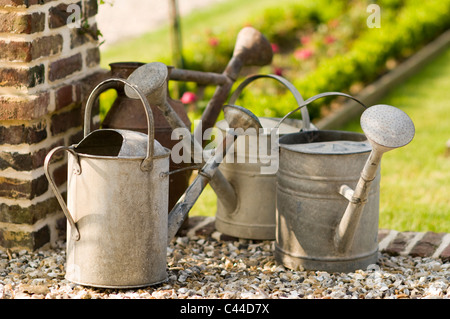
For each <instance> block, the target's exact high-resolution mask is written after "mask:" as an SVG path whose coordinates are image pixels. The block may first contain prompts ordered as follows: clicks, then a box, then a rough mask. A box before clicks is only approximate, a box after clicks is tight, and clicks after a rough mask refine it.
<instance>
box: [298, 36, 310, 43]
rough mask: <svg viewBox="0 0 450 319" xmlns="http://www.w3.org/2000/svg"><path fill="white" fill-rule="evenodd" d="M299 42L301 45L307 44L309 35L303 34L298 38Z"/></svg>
mask: <svg viewBox="0 0 450 319" xmlns="http://www.w3.org/2000/svg"><path fill="white" fill-rule="evenodd" d="M300 42H301V43H302V45H307V44H308V43H309V42H311V37H310V36H309V35H304V36H302V37H301V38H300Z"/></svg>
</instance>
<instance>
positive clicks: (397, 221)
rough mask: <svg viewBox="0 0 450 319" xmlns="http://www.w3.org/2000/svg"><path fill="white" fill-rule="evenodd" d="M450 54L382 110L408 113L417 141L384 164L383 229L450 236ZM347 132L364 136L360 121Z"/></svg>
mask: <svg viewBox="0 0 450 319" xmlns="http://www.w3.org/2000/svg"><path fill="white" fill-rule="evenodd" d="M449 75H450V49H448V50H447V51H446V52H445V53H444V54H442V55H441V56H440V57H439V58H437V59H436V60H434V61H433V62H432V63H430V64H429V65H428V66H426V67H425V68H424V69H423V70H422V71H421V72H419V73H418V74H416V75H415V76H413V77H412V78H410V79H409V80H408V81H406V82H405V83H404V84H402V85H400V86H398V87H396V88H395V89H394V90H393V91H392V92H391V93H390V94H389V95H388V96H387V97H386V98H385V99H383V100H382V101H380V103H379V104H390V105H393V106H396V107H398V108H400V109H402V110H403V111H405V112H406V113H407V114H408V115H409V116H410V117H411V119H412V120H413V122H414V124H415V127H416V135H415V137H414V139H413V141H412V142H411V143H410V144H409V145H407V146H405V147H403V148H400V149H396V150H393V151H390V152H388V153H386V154H385V155H384V156H383V159H382V164H381V176H382V177H381V191H380V227H381V228H389V229H395V230H399V231H434V232H450V156H448V157H446V156H445V153H446V146H445V145H446V141H447V140H449V139H450V122H449V121H450V76H449ZM343 129H344V130H351V131H359V132H361V129H360V125H359V120H355V121H353V122H352V123H349V124H348V125H347V126H345V127H344V128H343Z"/></svg>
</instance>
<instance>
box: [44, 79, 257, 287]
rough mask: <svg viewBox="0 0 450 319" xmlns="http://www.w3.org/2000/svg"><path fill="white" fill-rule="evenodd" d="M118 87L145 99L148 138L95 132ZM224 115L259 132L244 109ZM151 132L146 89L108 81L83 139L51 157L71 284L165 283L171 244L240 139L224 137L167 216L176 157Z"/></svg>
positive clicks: (234, 123) (88, 110)
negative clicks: (58, 167)
mask: <svg viewBox="0 0 450 319" xmlns="http://www.w3.org/2000/svg"><path fill="white" fill-rule="evenodd" d="M148 80H149V81H151V79H148ZM117 82H120V83H123V84H125V87H126V88H129V89H130V90H133V92H134V93H135V94H136V95H137V96H138V98H139V99H140V100H141V102H142V104H143V107H144V109H145V113H146V118H147V121H148V134H144V133H141V132H136V131H129V130H120V129H99V130H95V131H93V132H91V131H90V120H91V118H90V117H91V109H92V106H93V104H94V102H95V101H96V99H97V98H98V96H99V95H100V93H102V91H103V90H105V89H108V88H111V87H113V86H114V85H116V84H117ZM224 114H225V118H226V119H227V120H228V122H229V125H230V127H255V128H256V129H257V128H259V127H260V123H259V122H258V119H257V118H256V117H254V116H253V114H251V113H249V112H247V111H246V110H245V109H241V108H239V107H231V106H230V107H227V108H225V109H224ZM153 130H154V123H153V115H152V112H151V108H150V105H149V103H148V100H147V99H146V96H145V95H144V94H143V93H142V92H141V91H140V89H139V88H138V87H137V86H135V85H133V84H131V83H129V82H128V81H126V80H124V79H114V78H113V79H108V80H105V81H103V82H101V83H100V84H99V85H98V86H97V87H96V88H94V90H93V91H92V93H91V95H90V96H89V99H88V101H87V105H86V111H85V122H84V138H83V140H82V141H81V142H80V143H78V144H76V145H72V146H69V147H64V146H62V147H57V148H54V149H53V150H52V151H50V152H49V154H48V155H47V157H46V159H45V163H44V169H45V174H46V176H47V179H48V180H49V184H50V186H51V188H52V190H53V191H54V193H55V195H56V197H57V199H58V201H59V203H60V205H61V207H62V209H63V212H64V214H65V216H66V217H67V221H68V230H67V248H66V249H67V260H66V262H67V265H66V279H68V280H70V281H72V282H75V283H79V284H82V285H87V286H95V287H105V288H132V287H143V286H149V285H153V284H157V283H160V282H163V281H165V280H166V279H167V272H166V268H167V267H166V266H167V264H166V255H167V245H168V243H169V242H170V240H171V239H172V238H173V236H175V234H176V232H177V230H178V229H179V228H180V226H181V225H182V223H183V221H184V218H185V217H186V216H187V214H188V212H189V210H190V209H191V208H192V206H193V205H194V203H195V201H196V200H197V198H198V197H199V196H200V194H201V192H202V191H203V189H204V187H205V186H206V185H207V183H208V182H209V180H210V179H211V178H212V176H213V175H214V173H215V172H216V171H217V167H218V166H219V164H220V162H221V159H222V158H223V156H225V155H226V152H227V150H228V149H229V148H230V147H231V146H232V145H233V143H234V140H235V139H236V136H235V135H233V134H231V133H230V134H227V135H226V137H225V138H224V140H223V141H222V143H221V144H220V145H219V146H218V147H217V148H216V151H215V155H214V156H211V157H210V158H209V159H208V161H207V162H206V163H205V165H203V167H202V169H201V171H200V172H199V174H198V176H197V178H196V179H195V180H194V181H193V182H192V184H191V185H190V186H189V187H188V189H187V190H186V192H185V193H184V194H183V196H182V197H181V198H180V200H179V201H178V202H177V204H176V205H175V206H174V207H173V209H172V210H171V212H170V213H169V212H168V195H169V189H168V187H169V185H168V176H169V174H170V172H169V155H170V152H169V150H168V149H167V148H164V147H162V146H161V145H160V144H159V142H158V141H157V140H155V139H154V131H153ZM61 151H66V152H68V154H69V158H68V179H67V205H66V203H65V202H64V199H63V197H62V196H61V194H60V193H59V190H58V188H57V185H56V184H55V182H54V180H53V177H52V174H51V173H50V168H49V165H50V161H51V158H52V156H53V155H54V154H55V153H57V152H61Z"/></svg>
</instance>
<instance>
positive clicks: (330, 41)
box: [323, 35, 336, 44]
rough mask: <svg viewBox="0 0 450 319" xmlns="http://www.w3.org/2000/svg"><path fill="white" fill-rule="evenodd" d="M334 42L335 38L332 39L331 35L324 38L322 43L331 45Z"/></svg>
mask: <svg viewBox="0 0 450 319" xmlns="http://www.w3.org/2000/svg"><path fill="white" fill-rule="evenodd" d="M335 41H336V38H335V37H333V36H332V35H327V36H326V37H325V39H323V42H325V44H331V43H333V42H335Z"/></svg>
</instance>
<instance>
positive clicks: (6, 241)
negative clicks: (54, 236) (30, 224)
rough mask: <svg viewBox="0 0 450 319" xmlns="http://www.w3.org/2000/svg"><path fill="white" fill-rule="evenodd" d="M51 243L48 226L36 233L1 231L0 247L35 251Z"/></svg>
mask: <svg viewBox="0 0 450 319" xmlns="http://www.w3.org/2000/svg"><path fill="white" fill-rule="evenodd" d="M49 241H50V228H49V227H48V225H45V226H43V227H42V228H41V229H39V230H37V231H34V232H26V231H10V230H6V229H0V246H1V247H5V248H14V247H20V248H23V249H28V250H35V249H37V248H39V247H42V246H43V245H45V244H46V243H48V242H49Z"/></svg>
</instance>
